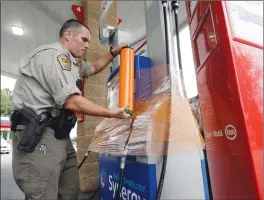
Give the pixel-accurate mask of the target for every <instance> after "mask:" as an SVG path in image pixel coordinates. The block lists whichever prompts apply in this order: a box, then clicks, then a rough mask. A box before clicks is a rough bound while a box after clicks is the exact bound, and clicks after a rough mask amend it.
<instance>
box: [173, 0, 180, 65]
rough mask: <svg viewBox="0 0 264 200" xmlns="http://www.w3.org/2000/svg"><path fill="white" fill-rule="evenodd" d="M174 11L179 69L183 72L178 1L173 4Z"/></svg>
mask: <svg viewBox="0 0 264 200" xmlns="http://www.w3.org/2000/svg"><path fill="white" fill-rule="evenodd" d="M171 7H172V10H174V15H175V30H176V39H177V49H178V50H177V53H178V61H179V68H180V70H182V60H181V46H180V35H179V32H180V31H179V22H178V9H179V3H178V1H172V2H171Z"/></svg>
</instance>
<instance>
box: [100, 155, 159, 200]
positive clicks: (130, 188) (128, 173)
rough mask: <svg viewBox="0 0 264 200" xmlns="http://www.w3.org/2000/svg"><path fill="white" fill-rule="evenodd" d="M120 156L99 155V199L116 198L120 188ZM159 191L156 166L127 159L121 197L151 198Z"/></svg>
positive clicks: (140, 199)
mask: <svg viewBox="0 0 264 200" xmlns="http://www.w3.org/2000/svg"><path fill="white" fill-rule="evenodd" d="M119 171H120V158H118V157H109V156H103V155H100V156H99V185H100V191H99V197H100V198H99V199H100V200H109V199H114V197H115V195H116V193H117V190H118V181H119ZM156 191H157V180H156V166H155V165H153V164H145V163H138V162H135V161H130V160H127V161H126V167H125V170H124V178H123V185H122V189H121V194H120V199H122V200H151V199H155V195H156Z"/></svg>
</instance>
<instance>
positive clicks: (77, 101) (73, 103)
mask: <svg viewBox="0 0 264 200" xmlns="http://www.w3.org/2000/svg"><path fill="white" fill-rule="evenodd" d="M64 107H65V108H67V109H69V110H71V111H73V112H80V113H82V114H85V115H91V116H100V117H110V118H111V117H113V116H112V112H111V111H110V110H108V109H106V108H104V107H102V106H99V105H97V104H94V103H93V102H91V101H89V100H88V99H86V98H85V97H83V96H81V95H72V96H70V97H69V98H68V99H67V100H66V102H65V104H64Z"/></svg>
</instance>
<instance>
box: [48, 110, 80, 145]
mask: <svg viewBox="0 0 264 200" xmlns="http://www.w3.org/2000/svg"><path fill="white" fill-rule="evenodd" d="M76 122H77V117H76V116H74V114H73V112H72V111H69V110H67V109H62V110H60V115H59V116H58V117H55V118H52V121H50V122H48V123H47V126H48V127H51V128H52V129H53V130H54V131H55V134H54V136H55V138H56V139H58V140H61V139H65V138H68V137H69V135H70V133H71V130H72V129H73V128H74V126H75V124H76Z"/></svg>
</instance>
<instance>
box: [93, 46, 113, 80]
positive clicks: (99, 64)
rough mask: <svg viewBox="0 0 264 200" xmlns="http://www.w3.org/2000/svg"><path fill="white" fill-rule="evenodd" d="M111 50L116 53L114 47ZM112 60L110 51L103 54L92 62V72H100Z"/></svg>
mask: <svg viewBox="0 0 264 200" xmlns="http://www.w3.org/2000/svg"><path fill="white" fill-rule="evenodd" d="M112 52H113V53H114V54H115V55H117V54H118V53H117V52H116V49H113V50H112ZM112 60H113V56H112V55H111V54H110V53H106V54H105V55H103V56H101V57H99V58H98V59H97V60H95V61H94V62H92V64H93V73H92V75H94V74H97V73H99V72H101V71H102V70H103V69H104V68H105V67H106V66H107V65H108V64H109V63H110V62H111V61H112Z"/></svg>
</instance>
